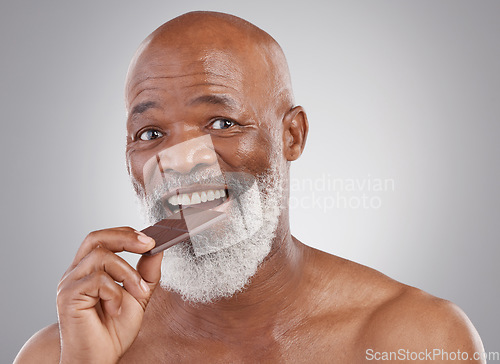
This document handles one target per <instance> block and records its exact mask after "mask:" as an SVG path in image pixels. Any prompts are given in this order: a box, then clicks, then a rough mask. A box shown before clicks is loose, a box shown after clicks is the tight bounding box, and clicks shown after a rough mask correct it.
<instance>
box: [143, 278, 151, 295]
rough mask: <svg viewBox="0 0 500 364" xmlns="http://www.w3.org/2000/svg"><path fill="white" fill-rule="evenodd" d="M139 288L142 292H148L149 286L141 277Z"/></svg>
mask: <svg viewBox="0 0 500 364" xmlns="http://www.w3.org/2000/svg"><path fill="white" fill-rule="evenodd" d="M141 288H142V290H143V291H144V292H146V293H148V292H149V286H148V284H147V283H146V281H145V280H144V279H142V278H141Z"/></svg>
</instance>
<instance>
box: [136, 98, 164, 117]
mask: <svg viewBox="0 0 500 364" xmlns="http://www.w3.org/2000/svg"><path fill="white" fill-rule="evenodd" d="M155 107H158V104H157V103H156V102H154V101H146V102H141V103H140V104H137V105H135V106H134V108H133V109H132V112H131V113H130V115H134V114H142V113H143V112H144V111H146V110H148V109H152V108H155Z"/></svg>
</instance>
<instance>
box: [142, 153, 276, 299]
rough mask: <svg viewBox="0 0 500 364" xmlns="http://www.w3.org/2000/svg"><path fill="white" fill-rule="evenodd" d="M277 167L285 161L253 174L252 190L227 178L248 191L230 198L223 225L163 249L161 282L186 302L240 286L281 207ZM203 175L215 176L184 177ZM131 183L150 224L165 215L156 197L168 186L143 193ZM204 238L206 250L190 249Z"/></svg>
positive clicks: (267, 244) (262, 254) (263, 252)
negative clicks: (259, 173)
mask: <svg viewBox="0 0 500 364" xmlns="http://www.w3.org/2000/svg"><path fill="white" fill-rule="evenodd" d="M274 161H276V159H274ZM282 171H284V166H282V165H279V164H278V163H276V162H275V163H272V167H271V168H270V170H269V171H268V173H267V174H266V175H264V176H259V177H257V179H256V180H255V181H256V182H257V184H256V185H255V186H258V188H254V189H251V188H248V184H246V187H245V183H240V182H239V181H238V180H237V179H235V178H233V180H232V182H231V180H229V179H228V180H227V183H228V186H229V185H231V184H232V188H233V190H234V191H238V189H239V190H240V192H242V190H246V191H247V192H246V193H240V194H239V198H238V199H232V200H231V201H230V202H229V203H231V206H229V207H230V208H228V209H227V211H226V216H227V218H226V220H225V223H224V226H222V227H220V226H219V224H217V227H218V228H217V230H216V231H215V230H213V229H209V230H207V231H205V232H203V233H201V234H199V235H195V236H193V237H192V238H191V240H192V241H187V242H183V243H180V244H177V245H175V246H173V247H171V248H169V249H167V250H166V251H165V252H164V256H163V262H162V276H161V281H160V284H161V286H162V287H163V288H166V289H168V290H171V291H174V292H177V293H178V294H180V295H181V296H182V298H183V299H184V300H185V301H189V302H191V303H210V302H214V301H216V300H219V299H221V298H228V297H231V296H233V295H234V294H235V293H237V292H240V291H242V290H243V289H244V288H245V286H246V285H247V284H248V283H249V282H250V278H251V277H252V276H253V275H254V274H255V273H256V271H257V269H258V267H259V265H260V264H261V263H262V262H263V261H264V259H265V258H266V257H267V255H268V254H269V252H270V251H271V247H272V242H273V239H274V238H275V233H276V229H277V227H278V221H279V217H280V215H281V212H282V206H283V192H284V190H283V178H282V173H281V172H282ZM227 177H228V176H226V178H227ZM207 178H209V179H210V180H211V181H214V180H217V177H214V176H207V174H206V173H205V175H203V176H192V177H190V178H189V179H193V180H198V181H200V180H207ZM133 182H134V183H135V185H136V189H138V190H139V191H140V192H142V193H140V195H142V196H140V197H141V198H140V200H141V202H142V205H143V208H144V209H145V212H146V213H147V214H148V216H149V219H150V221H151V222H152V223H154V222H157V221H160V220H162V219H163V218H165V217H166V216H165V212H164V211H163V209H161V208H159V207H158V205H159V204H158V197H159V196H161V195H162V194H163V193H164V191H165V189H168V188H166V187H164V186H163V187H161V188H159V189H157V190H156V191H155V193H152V194H151V195H150V196H149V197H148V196H145V195H144V194H143V192H144V191H143V189H142V188H141V186H139V185H138V184H137V183H136V182H135V181H133ZM218 182H220V180H219V181H218ZM160 190H161V191H160ZM263 191H265V193H263ZM255 201H260V204H259V203H255ZM256 218H258V219H259V223H258V225H259V228H257V229H255V226H254V228H252V229H251V230H252V232H255V233H253V234H252V235H251V236H249V234H248V231H249V229H248V221H255V220H256ZM245 220H246V221H245ZM242 237H246V238H244V239H242ZM203 243H206V244H207V245H209V246H210V251H211V252H209V253H208V254H197V252H196V249H195V248H196V247H197V246H203ZM194 247H195V248H194ZM217 247H219V248H217Z"/></svg>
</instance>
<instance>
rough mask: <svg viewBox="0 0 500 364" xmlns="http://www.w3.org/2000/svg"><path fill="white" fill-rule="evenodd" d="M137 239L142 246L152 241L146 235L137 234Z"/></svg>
mask: <svg viewBox="0 0 500 364" xmlns="http://www.w3.org/2000/svg"><path fill="white" fill-rule="evenodd" d="M137 239H138V240H139V241H140V242H141V243H144V244H151V243H152V242H153V241H154V240H153V238H151V237H149V236H147V235H146V234H137Z"/></svg>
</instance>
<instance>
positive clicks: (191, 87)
mask: <svg viewBox="0 0 500 364" xmlns="http://www.w3.org/2000/svg"><path fill="white" fill-rule="evenodd" d="M150 48H152V49H151V50H146V51H145V52H144V53H145V54H143V55H142V56H141V57H139V60H138V62H137V63H136V64H135V65H134V69H132V70H131V73H130V75H129V79H128V82H127V108H128V121H127V131H128V135H127V158H128V162H129V167H130V173H131V174H132V176H133V177H134V178H135V179H136V180H137V181H138V182H139V183H140V184H142V185H143V186H145V182H146V181H144V177H143V170H144V166H145V163H146V162H147V161H148V160H150V159H151V158H153V157H154V156H155V155H156V154H158V153H159V152H160V151H162V150H164V149H166V148H170V147H173V146H175V145H177V144H180V143H182V142H185V141H188V140H191V139H195V138H198V137H201V136H205V135H210V136H211V139H212V143H213V147H214V151H215V155H216V157H217V158H216V160H214V158H213V157H212V156H210V155H208V154H209V152H210V151H208V150H204V151H203V150H202V151H198V152H196V151H194V152H193V153H191V154H190V153H189V150H188V151H185V153H177V155H176V156H172V158H171V160H170V161H169V163H168V165H164V166H163V169H164V171H165V172H166V173H173V174H176V173H178V174H187V173H189V172H191V171H192V170H195V169H203V168H207V167H212V166H213V165H214V164H215V163H218V165H219V166H220V169H221V170H222V171H223V172H242V173H247V174H250V175H257V174H259V173H262V172H264V171H266V170H267V169H268V168H269V166H270V156H269V152H270V151H272V150H274V149H276V145H275V144H276V139H275V138H273V136H272V134H273V131H274V132H275V131H276V128H277V127H278V125H279V122H278V120H277V119H278V118H279V116H278V115H276V112H275V110H274V108H270V107H269V104H270V102H271V100H269V99H266V97H265V95H263V92H262V91H263V90H262V87H260V86H259V84H260V83H262V80H260V79H259V78H261V77H262V76H263V75H262V73H261V72H259V73H253V72H252V71H253V68H255V67H252V66H247V65H246V64H245V62H242V61H241V60H240V59H239V58H240V57H241V56H240V55H238V54H234V53H231V52H229V51H224V52H223V51H220V50H210V49H209V50H199V49H191V48H184V49H181V50H171V49H168V48H163V47H154V46H152V47H150ZM245 61H246V63H251V62H252V60H245ZM241 63H243V64H241ZM245 66H247V67H245ZM264 93H265V90H264ZM275 134H276V133H275Z"/></svg>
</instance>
